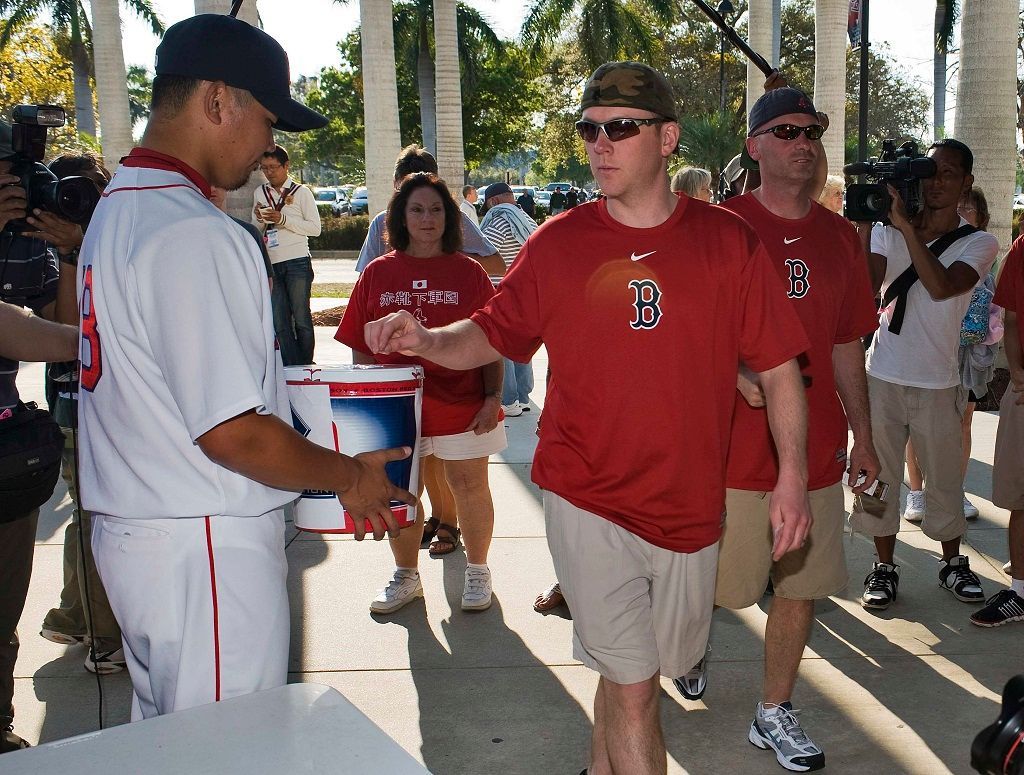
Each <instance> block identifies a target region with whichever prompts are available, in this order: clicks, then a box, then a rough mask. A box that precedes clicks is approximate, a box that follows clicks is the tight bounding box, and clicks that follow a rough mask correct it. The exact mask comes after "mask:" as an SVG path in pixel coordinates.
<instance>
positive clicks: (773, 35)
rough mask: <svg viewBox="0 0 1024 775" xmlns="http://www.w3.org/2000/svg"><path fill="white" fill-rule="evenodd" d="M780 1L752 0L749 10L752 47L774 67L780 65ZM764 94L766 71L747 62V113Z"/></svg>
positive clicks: (748, 24) (748, 27) (748, 26)
mask: <svg viewBox="0 0 1024 775" xmlns="http://www.w3.org/2000/svg"><path fill="white" fill-rule="evenodd" d="M778 5H779V2H778V0H750V4H749V5H748V11H747V20H748V21H747V29H748V30H749V32H748V34H749V36H750V41H749V42H750V47H751V48H753V49H754V51H756V52H758V53H759V54H760V55H761V56H763V57H764V58H765V59H767V60H768V61H769V62H771V64H772V66H773V67H778V66H779V40H780V38H781V35H780V30H779V9H778ZM762 94H764V73H762V72H761V71H760V70H758V69H757V66H756V65H755V64H754V63H753V62H750V61H748V62H747V113H748V114H749V113H750V109H751V108H752V107H754V103H755V102H757V100H758V98H759V97H760V96H761V95H762Z"/></svg>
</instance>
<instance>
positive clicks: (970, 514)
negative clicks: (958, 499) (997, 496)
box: [964, 495, 978, 519]
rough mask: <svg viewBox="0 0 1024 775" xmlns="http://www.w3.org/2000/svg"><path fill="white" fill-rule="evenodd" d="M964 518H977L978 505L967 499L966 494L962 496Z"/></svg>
mask: <svg viewBox="0 0 1024 775" xmlns="http://www.w3.org/2000/svg"><path fill="white" fill-rule="evenodd" d="M964 518H966V519H977V518H978V507H977V506H975V505H974V504H973V503H971V502H970V501H969V500H967V496H966V495H965V496H964Z"/></svg>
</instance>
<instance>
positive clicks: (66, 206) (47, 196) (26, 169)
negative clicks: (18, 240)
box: [4, 105, 100, 234]
mask: <svg viewBox="0 0 1024 775" xmlns="http://www.w3.org/2000/svg"><path fill="white" fill-rule="evenodd" d="M64 121H65V116H64V108H61V107H59V106H57V105H18V106H16V107H15V108H14V110H13V111H11V135H12V136H11V145H12V147H13V149H14V157H13V159H12V161H13V162H14V163H13V165H12V167H11V172H10V174H11V175H17V176H18V177H19V178H21V181H20V182H19V183H17V184H15V185H19V186H21V187H22V188H23V189H25V198H26V199H27V200H28V207H27V208H26V209H27V210H28V212H30V213H31V212H32V211H33V210H35V209H37V208H38V209H40V210H45V211H46V212H50V213H53V214H54V215H59V216H60V217H61V218H63V219H65V220H67V221H71V222H72V223H77V224H80V225H83V226H84V225H85V224H87V223H88V222H89V218H90V217H91V216H92V211H93V210H94V209H96V204H97V203H98V202H99V201H100V193H99V191H97V190H96V184H95V183H93V182H92V181H91V180H89V178H84V177H80V176H77V175H76V176H71V177H67V178H64V179H63V180H58V179H57V176H56V175H54V174H53V173H52V172H50V170H49V168H48V167H47V166H46V165H45V164H43V157H44V156H45V155H46V130H47V128H48V127H51V126H54V127H56V126H64ZM30 228H31V227H30V225H29V224H28V222H27V221H26V220H25V219H23V218H19V219H17V220H13V221H9V222H8V224H7V226H6V227H5V228H4V231H5V232H8V233H11V234H18V233H20V232H22V231H25V230H26V229H30Z"/></svg>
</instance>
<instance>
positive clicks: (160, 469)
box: [78, 149, 295, 518]
mask: <svg viewBox="0 0 1024 775" xmlns="http://www.w3.org/2000/svg"><path fill="white" fill-rule="evenodd" d="M139 165H146V166H139ZM205 188H206V183H205V181H203V179H202V178H201V177H200V176H199V175H198V173H195V171H194V170H191V168H189V167H187V166H186V165H184V164H182V163H181V162H178V161H177V160H175V159H172V158H171V157H168V156H164V155H162V154H156V153H154V152H152V151H148V150H143V149H136V150H135V151H133V152H132V155H131V156H129V157H128V158H127V159H126V160H125V161H124V163H123V164H122V166H121V167H120V168H119V169H118V171H117V174H116V175H115V176H114V179H113V181H112V182H111V183H110V185H109V186H107V190H106V191H105V192H104V194H103V199H102V201H101V202H100V204H99V206H98V207H97V208H96V213H95V215H94V216H93V219H92V222H91V223H90V225H89V229H88V232H87V234H86V237H85V243H84V244H83V246H82V251H81V259H80V266H79V275H78V287H79V298H80V301H81V311H82V329H81V331H82V354H81V360H82V376H81V388H82V389H81V398H80V401H79V416H80V427H81V450H82V453H81V458H80V466H81V495H82V502H83V505H84V507H85V508H87V509H89V510H90V511H96V512H99V513H101V514H109V515H112V516H116V517H124V518H163V517H201V516H206V515H216V514H224V515H230V516H257V515H261V514H265V513H266V512H269V511H272V510H273V509H277V508H280V507H281V506H283V505H284V504H285V503H287V502H288V501H290V500H292V499H293V498H294V497H295V494H294V493H289V492H285V491H282V490H276V489H274V488H271V487H267V486H266V485H263V484H260V483H259V482H255V481H253V480H251V479H248V478H246V477H245V476H242V475H241V474H238V473H235V472H233V471H230V470H228V469H227V468H224V467H222V466H220V465H218V464H217V463H215V462H213V461H212V460H211V459H210V458H208V457H207V456H206V455H205V454H204V453H203V451H202V450H201V449H200V448H199V446H198V445H197V444H196V443H195V441H196V439H197V438H199V437H200V436H202V435H203V434H204V433H206V432H207V431H209V430H210V429H212V428H214V427H215V426H217V425H219V424H220V423H222V422H224V421H226V420H229V419H231V418H232V417H235V416H237V415H239V414H242V413H244V412H246V411H248V410H252V409H255V410H256V411H257V412H259V413H260V414H276V415H278V416H279V417H281V418H282V419H286V421H288V420H287V418H288V414H287V412H288V399H287V395H286V393H285V383H284V375H283V369H282V366H281V359H280V356H279V355H278V353H277V351H276V348H275V338H274V323H273V316H272V313H271V307H270V292H269V284H268V280H267V272H266V269H265V267H264V262H263V258H262V256H261V255H260V252H259V250H258V248H257V246H256V245H255V243H254V242H253V239H252V237H251V236H250V235H249V234H247V233H246V232H245V231H244V230H243V229H242V227H241V226H239V225H237V224H236V223H234V222H233V221H232V220H231V219H230V218H229V217H228V216H227V215H225V214H224V213H222V212H221V211H220V210H218V209H217V208H216V207H215V206H214V205H213V204H212V203H211V202H210V201H209V200H208V199H207V198H206V196H205V194H204V189H205ZM289 422H290V421H289Z"/></svg>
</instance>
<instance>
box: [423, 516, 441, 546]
mask: <svg viewBox="0 0 1024 775" xmlns="http://www.w3.org/2000/svg"><path fill="white" fill-rule="evenodd" d="M440 524H441V520H439V519H438V518H437V517H431V518H430V519H428V520H427V521H426V522H424V523H423V540H421V541H420V546H426V545H427V544H429V543H430V542H431V541H433V540H434V536H435V535H437V528H438V525H440Z"/></svg>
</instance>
